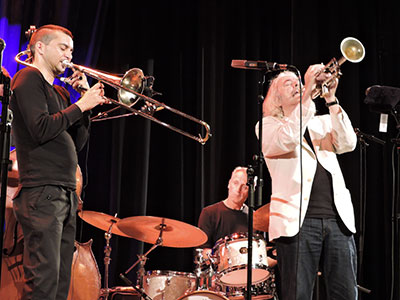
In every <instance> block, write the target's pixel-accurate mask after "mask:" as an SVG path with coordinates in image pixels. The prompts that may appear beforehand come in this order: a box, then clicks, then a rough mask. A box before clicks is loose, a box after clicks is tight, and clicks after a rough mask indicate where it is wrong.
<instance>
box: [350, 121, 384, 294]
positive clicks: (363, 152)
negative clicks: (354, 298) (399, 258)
mask: <svg viewBox="0 0 400 300" xmlns="http://www.w3.org/2000/svg"><path fill="white" fill-rule="evenodd" d="M354 131H355V133H356V134H357V139H358V142H359V143H360V172H359V173H360V213H359V216H360V217H359V230H360V234H359V242H358V258H359V263H358V270H357V273H358V276H359V279H360V280H361V281H362V268H363V260H364V259H363V258H364V231H365V212H366V202H367V201H366V200H367V197H366V196H367V191H366V187H367V182H366V181H367V168H366V165H367V147H368V146H369V144H368V143H367V142H366V139H368V140H370V141H373V142H375V143H379V144H381V145H384V144H385V141H383V140H381V139H378V138H376V137H374V136H373V135H369V134H366V133H363V132H362V131H360V129H358V128H354ZM357 288H358V289H359V290H360V291H363V292H365V293H368V294H369V293H370V292H371V291H370V290H368V289H366V288H363V287H362V286H359V285H357ZM359 298H360V299H361V294H360V295H359Z"/></svg>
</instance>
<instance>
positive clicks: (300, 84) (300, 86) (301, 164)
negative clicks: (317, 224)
mask: <svg viewBox="0 0 400 300" xmlns="http://www.w3.org/2000/svg"><path fill="white" fill-rule="evenodd" d="M297 76H298V78H299V89H300V109H299V110H300V118H299V126H300V135H299V136H300V153H299V162H300V205H299V232H298V234H297V249H296V268H295V278H296V280H295V286H294V299H296V298H297V272H298V265H299V254H300V228H301V211H302V206H303V205H302V202H303V201H302V199H303V89H302V83H301V77H300V72H299V71H298V70H297Z"/></svg>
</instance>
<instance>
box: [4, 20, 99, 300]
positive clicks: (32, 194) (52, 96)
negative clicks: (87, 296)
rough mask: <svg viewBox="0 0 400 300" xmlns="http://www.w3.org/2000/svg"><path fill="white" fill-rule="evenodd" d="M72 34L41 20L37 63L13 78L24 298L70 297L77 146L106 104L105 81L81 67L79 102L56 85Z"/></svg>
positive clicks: (33, 55)
mask: <svg viewBox="0 0 400 300" xmlns="http://www.w3.org/2000/svg"><path fill="white" fill-rule="evenodd" d="M72 38H73V37H72V34H71V32H70V31H69V30H68V29H66V28H64V27H61V26H57V25H45V26H42V27H40V28H39V29H38V30H37V31H35V32H34V33H33V35H32V37H31V39H30V42H29V46H28V48H29V50H30V59H31V61H30V62H31V64H30V66H28V67H26V68H24V69H22V70H20V71H19V72H17V73H16V74H15V76H14V78H13V80H12V82H11V89H12V90H13V95H12V97H11V100H10V108H11V110H12V111H13V115H14V118H13V122H12V135H13V138H14V141H15V146H16V152H17V158H18V165H19V166H18V167H19V176H20V178H19V179H20V187H19V189H18V192H17V193H16V195H15V197H14V200H13V201H14V204H13V206H14V212H15V215H16V218H17V220H18V222H19V223H20V224H21V227H22V230H23V234H24V258H23V260H24V273H25V285H24V291H23V297H22V299H35V300H38V299H49V300H55V299H57V300H61V299H67V296H68V290H69V284H70V275H71V264H72V257H73V252H74V240H75V230H76V208H77V204H78V198H77V195H76V193H75V189H76V175H75V174H76V166H77V163H78V157H77V151H80V150H81V149H82V148H83V146H84V145H85V143H86V141H87V138H88V128H89V125H90V120H89V111H90V110H91V109H92V108H93V107H95V106H97V105H101V104H103V103H105V98H104V91H103V85H102V84H101V83H97V84H95V85H94V86H93V87H92V88H89V85H88V82H87V80H86V77H85V75H84V74H82V73H80V72H74V73H73V75H72V76H71V77H70V83H71V85H72V86H73V87H74V88H75V89H77V90H79V91H82V90H86V92H85V93H84V94H82V97H81V98H80V99H79V100H78V101H77V102H76V103H75V104H71V101H70V96H69V94H68V92H67V91H66V90H65V89H64V88H62V87H60V86H56V85H54V84H53V81H54V79H55V77H56V76H58V75H60V74H62V73H63V72H64V71H65V67H64V64H63V61H65V60H67V61H69V62H70V61H71V59H72V52H73V48H74V47H73V39H72ZM82 88H83V89H82Z"/></svg>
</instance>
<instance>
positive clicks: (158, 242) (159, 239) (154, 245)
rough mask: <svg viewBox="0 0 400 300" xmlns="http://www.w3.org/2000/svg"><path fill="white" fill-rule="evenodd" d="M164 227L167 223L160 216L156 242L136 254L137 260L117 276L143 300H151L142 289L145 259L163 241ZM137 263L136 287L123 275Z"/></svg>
mask: <svg viewBox="0 0 400 300" xmlns="http://www.w3.org/2000/svg"><path fill="white" fill-rule="evenodd" d="M165 227H167V225H165V218H162V221H161V224H160V227H159V230H160V234H159V236H158V238H157V240H156V243H155V244H153V246H152V247H151V248H150V249H149V250H148V251H147V252H146V253H145V254H143V255H138V260H137V261H136V262H135V263H134V264H133V265H132V266H131V267H130V268H129V269H128V270H126V271H125V272H124V274H122V273H121V274H119V277H121V279H122V280H123V281H125V283H126V284H128V285H130V286H131V287H133V288H134V289H135V290H136V291H138V292H139V293H140V295H141V296H142V297H143V298H144V299H145V300H152V298H150V296H148V295H147V294H146V293H145V291H144V289H143V285H142V283H143V276H144V265H145V264H146V261H147V259H148V258H147V255H148V254H149V253H150V252H151V251H153V250H154V249H156V248H157V247H158V246H162V243H163V239H162V234H163V231H164V229H165ZM138 263H140V269H139V271H138V273H139V280H138V281H139V282H140V286H139V287H137V286H136V285H134V284H133V282H132V281H130V280H129V279H128V278H127V277H126V276H125V275H127V274H128V273H129V272H130V271H132V269H133V268H134V267H136V266H137V265H138Z"/></svg>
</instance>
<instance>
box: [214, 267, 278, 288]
mask: <svg viewBox="0 0 400 300" xmlns="http://www.w3.org/2000/svg"><path fill="white" fill-rule="evenodd" d="M243 269H247V264H241V265H237V266H233V267H229V268H227V269H225V270H222V271H219V272H218V273H217V277H216V279H217V280H218V282H219V283H222V284H224V285H226V286H232V287H242V286H244V285H246V283H245V284H231V283H226V282H224V281H222V280H221V277H222V276H223V275H226V274H228V273H231V272H233V271H239V270H243ZM252 269H257V270H260V269H261V270H266V271H267V272H268V274H267V276H266V277H264V278H263V279H260V280H256V281H252V282H251V284H257V283H260V282H263V281H265V280H267V279H268V277H270V276H271V271H270V269H269V268H268V266H266V265H264V264H260V263H256V264H252ZM246 279H247V278H246Z"/></svg>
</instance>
